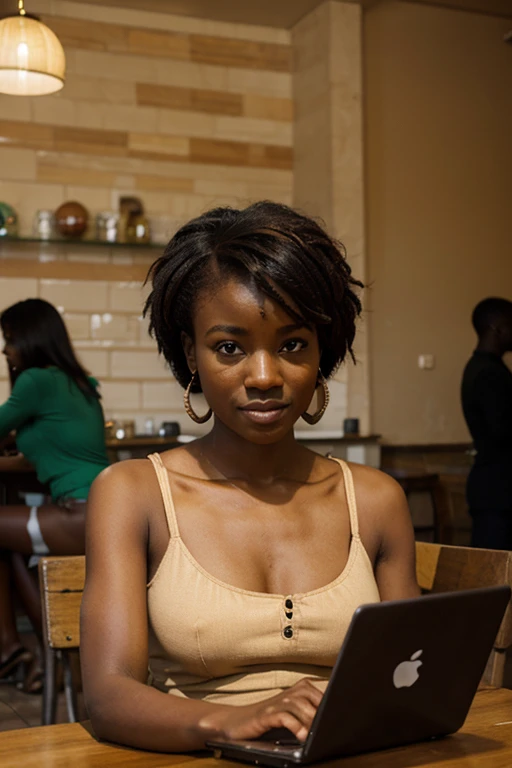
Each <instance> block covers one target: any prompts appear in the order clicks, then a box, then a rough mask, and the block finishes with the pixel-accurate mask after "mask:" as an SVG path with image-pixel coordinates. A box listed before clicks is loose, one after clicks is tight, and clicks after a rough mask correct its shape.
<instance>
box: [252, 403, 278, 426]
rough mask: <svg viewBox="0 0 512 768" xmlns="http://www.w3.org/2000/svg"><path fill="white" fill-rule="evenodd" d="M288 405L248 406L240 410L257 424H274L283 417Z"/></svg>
mask: <svg viewBox="0 0 512 768" xmlns="http://www.w3.org/2000/svg"><path fill="white" fill-rule="evenodd" d="M287 408H288V405H274V404H272V405H269V406H268V405H254V406H252V407H251V406H250V405H248V406H247V405H246V406H245V407H244V408H241V409H240V410H241V411H242V413H244V414H245V415H246V416H247V418H248V419H249V420H250V421H252V422H254V423H255V424H273V423H274V422H276V421H279V419H281V418H282V417H283V414H284V412H285V411H286V409H287Z"/></svg>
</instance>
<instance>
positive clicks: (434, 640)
mask: <svg viewBox="0 0 512 768" xmlns="http://www.w3.org/2000/svg"><path fill="white" fill-rule="evenodd" d="M510 596H511V590H510V587H508V586H499V587H485V588H481V589H471V590H464V591H460V592H443V593H439V594H435V595H426V596H422V597H416V598H411V599H407V600H396V601H390V602H384V603H371V604H367V605H362V606H360V607H359V608H358V609H357V610H356V611H355V613H354V616H353V618H352V621H351V623H350V626H349V629H348V632H347V635H346V637H345V640H344V642H343V645H342V647H341V650H340V652H339V654H338V658H337V660H336V663H335V665H334V669H333V671H332V673H331V677H330V680H329V684H328V686H327V689H326V691H325V694H324V696H323V698H322V701H321V703H320V706H319V707H318V710H317V713H316V715H315V718H314V720H313V723H312V725H311V730H310V732H309V734H308V736H307V738H306V740H305V741H304V742H299V741H297V740H296V739H295V738H294V737H293V734H292V733H291V732H289V731H286V730H285V729H283V730H282V732H281V738H276V735H278V732H277V731H275V732H274V731H272V732H270V731H269V732H268V733H267V734H264V735H263V736H262V737H260V738H259V739H254V740H247V741H243V740H237V741H230V742H227V741H210V742H208V743H207V747H209V748H210V749H213V750H214V754H215V757H222V758H228V759H233V760H241V761H244V762H249V763H255V764H257V765H269V766H281V767H282V768H286V766H293V765H307V764H309V763H314V762H317V761H319V760H326V759H329V758H334V757H341V756H343V755H352V754H357V753H359V752H370V751H373V750H378V749H385V748H388V747H394V746H402V745H405V744H410V743H412V742H417V741H423V740H426V739H432V738H439V737H441V736H446V735H447V734H449V733H453V732H454V731H457V730H458V729H459V728H460V727H461V726H462V724H463V723H464V720H465V719H466V715H467V713H468V710H469V708H470V706H471V702H472V701H473V697H474V695H475V693H476V690H477V687H478V684H479V682H480V679H481V677H482V674H483V672H484V669H485V665H486V663H487V660H488V657H489V654H490V652H491V650H492V647H493V643H494V640H495V638H496V635H497V633H498V629H499V627H500V623H501V620H502V618H503V614H504V612H505V609H506V607H507V605H508V603H509V600H510ZM475 617H478V620H477V621H475ZM271 735H272V738H269V737H270V736H271ZM287 736H288V738H287Z"/></svg>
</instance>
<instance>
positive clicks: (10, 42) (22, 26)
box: [0, 0, 66, 96]
mask: <svg viewBox="0 0 512 768" xmlns="http://www.w3.org/2000/svg"><path fill="white" fill-rule="evenodd" d="M18 10H19V13H18V14H16V15H14V16H7V17H5V18H3V19H0V93H8V94H11V95H13V96H44V95H45V94H47V93H54V92H55V91H60V89H61V88H62V87H63V85H64V75H65V72H66V58H65V56H64V50H63V48H62V45H61V44H60V42H59V40H58V38H57V37H56V35H55V34H54V33H53V32H52V31H51V29H49V28H48V27H47V26H46V25H45V24H43V23H42V22H41V21H39V19H38V18H37V16H31V15H30V14H28V13H27V12H26V11H25V8H24V7H23V0H18Z"/></svg>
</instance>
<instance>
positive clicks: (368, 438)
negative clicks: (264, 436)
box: [107, 429, 380, 468]
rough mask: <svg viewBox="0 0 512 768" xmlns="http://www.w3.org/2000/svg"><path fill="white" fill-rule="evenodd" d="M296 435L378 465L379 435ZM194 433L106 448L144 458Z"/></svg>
mask: <svg viewBox="0 0 512 768" xmlns="http://www.w3.org/2000/svg"><path fill="white" fill-rule="evenodd" d="M295 437H296V438H297V440H298V441H299V442H300V443H302V444H303V445H305V446H307V447H308V448H310V449H311V450H312V451H315V452H316V453H321V454H322V455H323V456H325V455H327V454H328V453H329V454H330V455H331V456H336V457H337V458H339V459H346V460H347V461H354V462H355V463H356V464H367V465H368V466H370V467H377V468H378V467H380V443H379V437H380V435H345V436H344V435H343V432H342V431H341V430H319V429H311V430H308V429H304V430H296V431H295ZM194 439H195V437H194V436H193V435H179V437H158V436H156V435H155V436H153V435H147V436H146V435H140V436H137V437H125V438H123V439H122V440H107V449H108V453H109V457H110V460H111V461H118V460H119V459H127V458H134V459H135V458H143V457H144V456H147V454H148V453H152V452H154V451H157V452H160V451H167V450H169V449H170V448H176V447H177V446H179V445H183V444H184V443H188V442H191V441H192V440H194Z"/></svg>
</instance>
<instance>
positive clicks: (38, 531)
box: [0, 299, 108, 693]
mask: <svg viewBox="0 0 512 768" xmlns="http://www.w3.org/2000/svg"><path fill="white" fill-rule="evenodd" d="M0 327H1V329H2V333H3V337H4V341H5V345H4V349H3V354H4V355H5V357H6V359H7V363H8V366H9V373H10V377H11V384H12V391H11V396H10V397H9V399H8V400H7V402H5V403H4V404H3V405H2V406H0V439H1V438H5V437H7V436H8V435H9V433H10V432H11V430H16V444H17V448H18V450H19V451H20V453H19V454H18V455H17V456H12V457H11V456H9V457H1V458H0V470H3V471H16V470H20V469H23V468H25V467H26V468H30V467H33V468H34V469H35V471H36V474H37V477H38V480H39V481H40V482H41V483H43V484H45V485H48V486H49V489H50V493H51V500H49V502H48V503H45V504H43V506H40V507H39V508H38V507H32V508H30V507H27V506H23V505H19V504H17V505H3V506H0V678H6V677H9V676H11V675H12V674H13V672H15V671H16V669H17V667H18V666H19V665H21V664H26V663H27V662H29V661H31V660H32V657H31V654H30V653H29V652H28V651H27V650H26V649H25V648H23V646H22V644H21V642H20V638H19V636H18V634H17V631H16V624H15V618H14V611H13V605H12V590H11V586H10V585H11V582H12V581H14V582H16V581H18V583H19V585H20V588H21V587H23V590H24V595H23V596H22V597H23V598H25V600H26V601H27V604H26V609H27V612H28V613H29V615H30V616H31V618H33V617H36V618H35V621H34V623H35V624H36V626H35V629H36V631H37V630H38V629H39V627H38V626H37V623H38V622H37V614H38V603H37V599H34V594H33V591H32V595H31V594H30V589H29V588H28V584H29V582H28V580H27V578H26V573H25V578H24V574H23V567H22V564H21V560H20V558H19V555H32V554H36V555H43V554H55V555H79V554H83V553H84V551H85V509H86V499H87V496H88V493H89V488H90V486H91V483H92V481H93V480H94V479H95V478H96V476H97V475H98V474H99V473H100V472H101V471H102V470H103V469H105V467H106V466H107V465H108V459H107V455H106V449H105V438H104V419H103V411H102V408H101V404H100V395H99V393H98V391H97V387H98V382H97V381H96V380H95V379H93V378H92V377H89V376H88V375H87V373H86V372H85V370H84V369H83V367H82V366H81V365H80V363H79V362H78V360H77V358H76V356H75V353H74V351H73V348H72V346H71V342H70V340H69V336H68V333H67V330H66V326H65V325H64V322H63V320H62V318H61V316H60V314H59V313H58V311H57V310H56V309H55V307H53V306H52V305H51V304H49V303H48V302H47V301H43V300H41V299H27V300H26V301H20V302H18V303H17V304H14V305H13V306H11V307H9V308H8V309H6V310H5V311H4V312H2V314H1V316H0ZM25 689H26V690H27V692H30V693H36V692H38V691H39V690H41V680H40V679H38V678H37V676H35V674H34V665H33V670H32V673H31V674H30V676H29V679H28V680H27V681H26V686H25Z"/></svg>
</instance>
